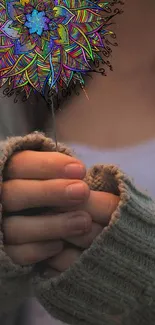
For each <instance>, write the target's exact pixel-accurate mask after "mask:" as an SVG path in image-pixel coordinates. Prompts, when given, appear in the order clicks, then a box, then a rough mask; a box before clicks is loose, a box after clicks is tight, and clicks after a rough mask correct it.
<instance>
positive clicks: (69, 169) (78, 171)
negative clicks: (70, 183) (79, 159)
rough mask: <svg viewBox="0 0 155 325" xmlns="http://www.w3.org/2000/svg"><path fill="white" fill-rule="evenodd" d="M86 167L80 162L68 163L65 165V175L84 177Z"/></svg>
mask: <svg viewBox="0 0 155 325" xmlns="http://www.w3.org/2000/svg"><path fill="white" fill-rule="evenodd" d="M85 174H86V169H85V167H84V166H82V165H80V164H76V163H75V164H69V165H67V166H65V176H66V177H68V178H84V176H85Z"/></svg>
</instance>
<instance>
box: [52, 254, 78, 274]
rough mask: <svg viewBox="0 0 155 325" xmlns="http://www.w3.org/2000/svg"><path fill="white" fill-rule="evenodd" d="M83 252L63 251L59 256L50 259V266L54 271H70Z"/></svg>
mask: <svg viewBox="0 0 155 325" xmlns="http://www.w3.org/2000/svg"><path fill="white" fill-rule="evenodd" d="M81 253H82V251H81V250H79V249H76V248H66V249H63V251H62V252H61V253H59V254H58V255H57V256H55V257H53V258H50V259H49V260H48V264H49V265H50V267H52V268H53V269H55V270H57V271H59V272H63V271H65V270H66V269H68V268H69V267H70V266H71V265H72V264H74V263H75V261H76V260H77V259H78V258H79V257H80V255H81Z"/></svg>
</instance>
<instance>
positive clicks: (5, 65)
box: [0, 47, 17, 76]
mask: <svg viewBox="0 0 155 325" xmlns="http://www.w3.org/2000/svg"><path fill="white" fill-rule="evenodd" d="M16 59H17V57H16V56H15V55H14V50H13V48H7V47H6V48H5V49H3V48H0V74H1V76H2V75H3V76H4V75H6V74H7V73H8V71H9V70H11V69H12V66H13V65H14V64H15V62H16Z"/></svg>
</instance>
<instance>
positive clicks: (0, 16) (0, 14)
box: [0, 3, 7, 27]
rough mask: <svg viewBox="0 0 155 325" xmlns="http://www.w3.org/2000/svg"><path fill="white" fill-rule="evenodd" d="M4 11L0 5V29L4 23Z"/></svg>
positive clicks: (0, 4)
mask: <svg viewBox="0 0 155 325" xmlns="http://www.w3.org/2000/svg"><path fill="white" fill-rule="evenodd" d="M6 19H7V18H6V10H5V7H4V5H3V4H2V3H0V27H1V26H2V25H4V23H5V21H6Z"/></svg>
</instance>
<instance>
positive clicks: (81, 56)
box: [63, 43, 90, 71]
mask: <svg viewBox="0 0 155 325" xmlns="http://www.w3.org/2000/svg"><path fill="white" fill-rule="evenodd" d="M65 52H66V57H65V60H63V65H64V66H65V67H66V68H67V69H69V70H71V71H72V70H73V71H89V70H90V66H89V64H88V62H87V60H86V57H85V53H84V50H83V49H82V48H81V47H80V46H79V45H77V44H75V43H73V44H72V45H70V46H68V47H65Z"/></svg>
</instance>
